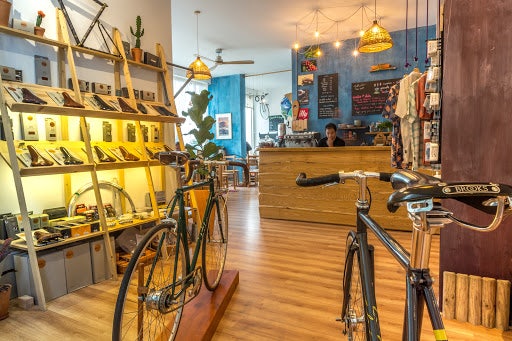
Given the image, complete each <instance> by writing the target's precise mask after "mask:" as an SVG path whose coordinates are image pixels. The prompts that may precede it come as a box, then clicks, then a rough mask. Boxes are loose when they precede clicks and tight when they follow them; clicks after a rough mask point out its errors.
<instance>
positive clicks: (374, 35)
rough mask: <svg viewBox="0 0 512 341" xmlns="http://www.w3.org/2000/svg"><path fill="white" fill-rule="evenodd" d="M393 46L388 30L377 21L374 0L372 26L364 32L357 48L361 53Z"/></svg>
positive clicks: (379, 50)
mask: <svg viewBox="0 0 512 341" xmlns="http://www.w3.org/2000/svg"><path fill="white" fill-rule="evenodd" d="M391 47H393V39H391V36H390V35H389V32H388V31H387V30H386V29H385V28H384V27H382V26H380V25H379V24H378V23H377V0H375V19H374V21H373V24H372V26H371V27H370V28H369V29H367V30H366V32H364V34H363V36H362V37H361V40H359V47H358V48H357V50H358V51H359V52H361V53H375V52H381V51H384V50H387V49H390V48H391Z"/></svg>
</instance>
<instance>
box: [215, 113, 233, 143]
mask: <svg viewBox="0 0 512 341" xmlns="http://www.w3.org/2000/svg"><path fill="white" fill-rule="evenodd" d="M215 122H216V125H215V126H216V129H215V138H216V139H217V140H231V139H232V138H233V129H232V124H231V113H226V114H217V115H215Z"/></svg>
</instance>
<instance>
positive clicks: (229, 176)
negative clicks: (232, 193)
mask: <svg viewBox="0 0 512 341" xmlns="http://www.w3.org/2000/svg"><path fill="white" fill-rule="evenodd" d="M224 160H226V161H234V160H235V156H234V155H226V156H225V157H224ZM221 172H222V186H223V187H225V188H229V182H230V181H231V184H232V185H233V189H236V186H239V177H238V173H239V172H238V169H229V168H227V167H226V166H223V167H222V170H221Z"/></svg>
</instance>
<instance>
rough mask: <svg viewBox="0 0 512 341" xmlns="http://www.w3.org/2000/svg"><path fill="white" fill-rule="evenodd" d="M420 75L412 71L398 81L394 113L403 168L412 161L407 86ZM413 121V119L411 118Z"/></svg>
mask: <svg viewBox="0 0 512 341" xmlns="http://www.w3.org/2000/svg"><path fill="white" fill-rule="evenodd" d="M420 76H421V73H419V72H416V71H413V72H411V73H410V74H409V75H408V76H406V77H404V78H403V79H402V80H401V81H400V89H402V91H400V94H399V96H398V101H397V104H396V110H395V115H397V116H398V117H400V132H401V134H402V146H403V164H402V166H403V167H404V168H408V164H409V163H411V162H413V159H412V157H413V155H412V154H413V140H412V136H413V126H412V123H411V122H409V121H408V118H405V117H409V116H408V115H409V108H410V106H409V88H410V86H411V84H412V83H413V82H414V81H415V80H417V79H418V78H419V77H420ZM413 101H414V102H413V103H416V99H415V98H414V99H413ZM404 118H405V119H404ZM412 121H413V122H414V119H413V120H412Z"/></svg>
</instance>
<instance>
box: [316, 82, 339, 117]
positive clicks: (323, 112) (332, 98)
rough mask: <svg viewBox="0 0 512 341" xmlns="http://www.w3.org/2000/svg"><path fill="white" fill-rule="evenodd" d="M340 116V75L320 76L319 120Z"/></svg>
mask: <svg viewBox="0 0 512 341" xmlns="http://www.w3.org/2000/svg"><path fill="white" fill-rule="evenodd" d="M338 116H339V108H338V74H337V73H333V74H330V75H319V76H318V118H332V117H338Z"/></svg>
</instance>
